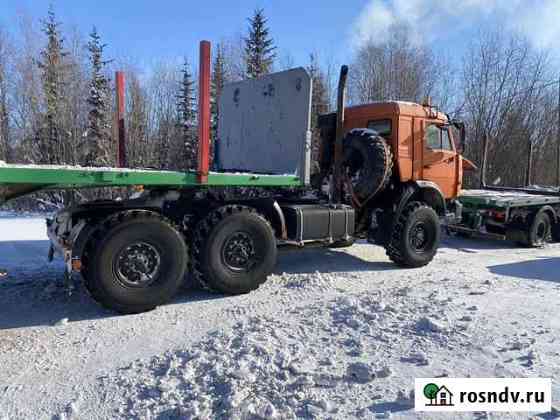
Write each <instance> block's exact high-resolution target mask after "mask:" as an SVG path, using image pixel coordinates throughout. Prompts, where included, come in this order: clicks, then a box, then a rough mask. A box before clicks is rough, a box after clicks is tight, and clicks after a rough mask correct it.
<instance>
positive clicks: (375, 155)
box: [342, 129, 393, 199]
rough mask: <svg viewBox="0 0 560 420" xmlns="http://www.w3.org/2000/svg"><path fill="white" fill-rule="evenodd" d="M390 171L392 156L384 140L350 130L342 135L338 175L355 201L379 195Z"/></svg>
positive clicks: (388, 178) (373, 132) (365, 131)
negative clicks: (343, 177)
mask: <svg viewBox="0 0 560 420" xmlns="http://www.w3.org/2000/svg"><path fill="white" fill-rule="evenodd" d="M392 171H393V154H392V153H391V149H390V147H389V145H388V144H387V142H386V141H385V139H384V138H382V137H381V136H379V135H378V134H377V133H376V132H375V131H373V130H368V129H354V130H352V131H350V132H349V133H348V134H347V135H346V137H345V138H344V158H343V162H342V172H343V174H345V175H346V176H348V178H349V179H350V181H351V183H352V189H353V193H354V194H355V195H356V196H357V197H359V198H361V199H368V198H370V197H372V196H373V195H375V194H378V193H380V192H381V191H383V190H384V189H385V187H386V186H387V184H388V183H389V180H390V179H391V174H392Z"/></svg>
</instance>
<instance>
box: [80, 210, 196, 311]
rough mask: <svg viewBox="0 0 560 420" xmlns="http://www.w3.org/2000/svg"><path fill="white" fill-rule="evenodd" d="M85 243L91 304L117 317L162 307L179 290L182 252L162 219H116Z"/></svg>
mask: <svg viewBox="0 0 560 420" xmlns="http://www.w3.org/2000/svg"><path fill="white" fill-rule="evenodd" d="M95 238H96V239H94V240H93V242H91V243H90V244H89V247H88V248H89V249H88V255H89V257H88V263H87V270H86V271H85V273H84V280H85V284H86V287H87V289H88V290H89V292H90V293H91V295H92V296H93V298H94V299H95V300H97V301H98V302H99V303H101V304H102V305H103V306H105V307H107V308H110V309H113V310H116V311H118V312H121V313H138V312H144V311H148V310H151V309H154V308H155V307H156V306H158V305H161V304H163V303H166V302H168V301H169V300H170V299H171V298H172V297H173V296H174V295H175V294H176V293H177V291H178V290H179V288H180V287H181V284H182V282H183V278H184V275H185V271H186V267H187V257H186V256H187V255H188V250H187V246H186V244H185V241H184V240H183V237H182V235H181V233H179V232H178V231H177V230H176V229H175V228H174V227H173V226H172V224H171V223H169V222H168V221H167V220H165V219H164V218H163V217H162V216H160V215H158V214H155V213H151V212H143V211H132V212H127V213H124V214H119V215H116V216H115V217H113V218H111V219H110V220H109V221H107V222H106V223H105V224H104V226H103V228H102V230H101V231H100V232H99V233H98V234H97V235H96V237H95Z"/></svg>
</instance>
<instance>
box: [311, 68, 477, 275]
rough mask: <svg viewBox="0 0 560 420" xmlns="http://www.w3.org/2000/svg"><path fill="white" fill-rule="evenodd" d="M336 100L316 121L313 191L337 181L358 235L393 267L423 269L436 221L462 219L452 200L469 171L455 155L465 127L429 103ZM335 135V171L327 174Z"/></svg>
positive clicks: (469, 166) (466, 162) (434, 236)
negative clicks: (352, 213)
mask: <svg viewBox="0 0 560 420" xmlns="http://www.w3.org/2000/svg"><path fill="white" fill-rule="evenodd" d="M343 73H344V70H343ZM339 99H342V101H339V110H338V111H337V113H333V114H328V115H324V116H321V117H320V118H319V128H320V129H321V138H322V142H321V147H320V158H319V162H320V164H319V166H320V168H319V169H318V170H317V173H316V174H315V177H314V181H315V185H316V186H317V187H318V186H319V184H321V183H322V182H323V181H324V180H325V179H328V178H329V177H333V178H335V179H337V180H338V183H339V185H338V188H339V190H340V196H341V197H342V201H344V202H346V203H349V204H352V206H353V207H354V209H355V211H356V221H357V222H356V232H357V235H358V236H360V235H361V236H362V237H367V238H368V239H369V240H370V241H371V242H375V243H377V244H379V245H382V246H384V247H385V248H386V250H387V255H388V256H389V258H390V259H391V260H393V261H394V262H396V263H397V264H399V265H403V266H407V267H418V266H422V265H425V264H427V263H428V262H430V261H431V260H432V258H433V257H434V255H435V253H436V251H437V247H438V244H439V238H440V220H441V219H446V220H447V221H448V222H451V223H457V222H458V221H459V220H460V219H461V213H462V206H461V204H460V202H459V201H458V200H457V197H458V196H459V195H460V193H461V187H462V178H463V171H464V170H472V169H474V168H475V166H474V165H473V164H472V163H471V162H470V161H469V160H467V159H465V158H464V157H463V156H461V152H460V151H461V150H462V148H463V145H464V139H465V127H464V124H463V123H461V122H460V121H456V120H451V119H449V118H448V117H447V116H446V115H445V114H443V113H442V112H439V111H438V110H437V109H436V108H435V107H433V106H431V105H430V104H428V103H426V104H423V105H420V104H415V103H410V102H397V101H390V102H378V103H371V104H365V105H359V106H353V107H349V108H347V109H340V108H341V107H340V103H342V104H343V103H344V100H343V98H339ZM341 120H342V121H341ZM337 137H338V138H339V140H338V142H339V143H341V144H340V146H341V147H340V146H339V147H340V149H339V150H341V152H339V153H338V159H339V161H340V170H339V173H338V174H336V175H334V172H336V171H335V170H333V169H332V168H333V167H335V168H336V162H335V161H336V160H337V151H336V149H337V144H336V143H337ZM334 184H335V187H336V184H337V182H336V181H335V182H334ZM334 189H335V190H336V188H334Z"/></svg>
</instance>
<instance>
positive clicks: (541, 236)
mask: <svg viewBox="0 0 560 420" xmlns="http://www.w3.org/2000/svg"><path fill="white" fill-rule="evenodd" d="M551 239H552V224H551V222H550V216H549V215H548V214H546V213H545V212H543V211H541V212H539V213H537V214H536V215H535V217H534V219H533V223H531V227H530V228H529V235H528V243H527V244H526V245H529V246H531V247H541V246H543V245H545V244H546V243H547V242H550V241H551Z"/></svg>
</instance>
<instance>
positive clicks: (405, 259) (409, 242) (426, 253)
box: [386, 201, 441, 268]
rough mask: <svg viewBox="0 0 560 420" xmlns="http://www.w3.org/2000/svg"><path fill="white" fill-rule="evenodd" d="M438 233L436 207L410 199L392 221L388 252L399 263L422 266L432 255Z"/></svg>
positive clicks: (407, 265)
mask: <svg viewBox="0 0 560 420" xmlns="http://www.w3.org/2000/svg"><path fill="white" fill-rule="evenodd" d="M440 236H441V230H440V223H439V218H438V215H437V213H436V212H435V210H434V209H433V208H431V207H429V206H427V205H426V204H424V203H421V202H419V201H413V202H410V203H409V204H407V206H406V207H405V208H404V210H403V212H402V214H401V215H400V217H399V218H398V220H397V221H396V223H395V226H394V228H393V232H392V234H391V240H390V242H389V245H388V246H387V249H386V251H387V256H388V257H389V258H390V259H391V260H392V261H393V262H394V263H396V264H397V265H399V266H401V267H409V268H417V267H422V266H425V265H427V264H429V263H430V262H431V261H432V260H433V259H434V256H435V255H436V253H437V249H438V246H439V241H440Z"/></svg>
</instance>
